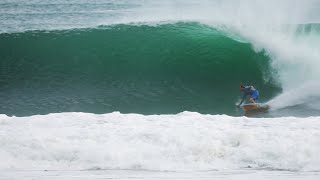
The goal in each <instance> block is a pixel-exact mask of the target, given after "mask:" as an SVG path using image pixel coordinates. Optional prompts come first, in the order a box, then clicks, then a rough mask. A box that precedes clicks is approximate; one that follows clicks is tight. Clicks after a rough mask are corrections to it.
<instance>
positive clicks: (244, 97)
mask: <svg viewBox="0 0 320 180" xmlns="http://www.w3.org/2000/svg"><path fill="white" fill-rule="evenodd" d="M246 96H247V95H243V98H242V100H241V102H240V103H239V104H238V107H240V105H241V104H242V103H243V101H244V100H245V99H246Z"/></svg>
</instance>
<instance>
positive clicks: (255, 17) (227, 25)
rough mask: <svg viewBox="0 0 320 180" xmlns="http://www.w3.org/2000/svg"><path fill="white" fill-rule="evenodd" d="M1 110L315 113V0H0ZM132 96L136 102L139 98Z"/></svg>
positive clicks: (20, 112) (318, 18)
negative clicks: (242, 102)
mask: <svg viewBox="0 0 320 180" xmlns="http://www.w3.org/2000/svg"><path fill="white" fill-rule="evenodd" d="M0 5H1V6H0V12H1V13H0V27H1V28H0V33H1V34H0V46H1V50H0V51H1V53H0V54H1V55H0V56H1V60H0V61H1V67H0V74H1V79H0V86H1V87H0V100H1V101H2V102H4V103H5V104H6V105H5V106H2V107H1V108H0V113H3V114H8V115H21V116H25V115H32V114H44V113H50V112H61V111H63V112H65V111H83V112H93V113H108V112H113V111H121V112H135V113H143V114H149V113H152V114H153V113H177V112H181V111H184V110H189V111H197V112H201V113H212V114H222V113H225V114H229V115H239V113H238V112H237V111H236V110H235V109H234V104H235V103H236V102H238V101H239V92H237V89H238V88H237V87H238V85H239V83H240V82H242V83H244V84H253V85H255V86H256V87H257V88H258V89H259V90H260V92H261V95H262V98H261V101H262V102H265V101H269V100H270V101H269V103H270V105H271V107H272V110H273V115H275V116H279V115H280V116H283V115H294V116H299V115H303V116H310V115H319V112H320V111H319V108H318V107H320V106H319V102H320V100H319V99H320V94H319V92H320V91H319V90H320V85H319V81H318V77H319V76H320V71H319V68H318V67H319V58H320V54H319V52H320V49H319V47H320V38H319V34H320V33H319V24H318V23H319V22H320V15H319V10H320V3H319V1H317V0H306V1H299V0H293V1H292V0H281V1H278V0H270V1H264V0H256V1H254V2H252V1H251V0H243V1H239V2H234V1H232V0H226V1H221V0H212V1H208V0H197V1H196V0H188V1H171V0H163V1H161V2H160V1H154V0H147V1H141V0H132V1H127V0H119V1H113V0H110V1H103V0H96V1H94V2H90V3H88V2H87V1H84V0H72V1H68V2H65V1H62V0H55V1H48V0H44V1H41V2H39V1H36V0H31V1H28V2H27V1H24V0H13V1H3V2H1V4H0ZM132 102H135V103H132Z"/></svg>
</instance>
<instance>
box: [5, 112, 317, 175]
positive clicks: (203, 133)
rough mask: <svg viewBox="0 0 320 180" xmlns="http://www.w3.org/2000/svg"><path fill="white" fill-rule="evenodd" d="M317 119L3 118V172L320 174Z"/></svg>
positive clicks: (118, 115) (199, 116) (179, 116)
mask: <svg viewBox="0 0 320 180" xmlns="http://www.w3.org/2000/svg"><path fill="white" fill-rule="evenodd" d="M319 127H320V118H319V117H310V118H294V117H287V118H270V119H267V118H262V119H254V118H251V119H249V118H246V117H231V116H226V115H202V114H198V113H192V112H183V113H180V114H176V115H150V116H144V115H139V114H121V113H119V112H114V113H110V114H103V115H95V114H87V113H59V114H49V115H38V116H30V117H8V116H6V115H1V116H0V143H1V148H0V158H1V162H0V169H2V170H9V169H12V170H19V169H20V170H31V169H32V170H43V169H48V170H59V169H60V170H61V169H64V170H84V169H138V170H141V169H146V170H156V171H159V170H160V171H164V170H169V171H181V170H183V171H184V170H191V171H198V170H212V169H218V170H223V169H224V170H226V169H229V170H230V169H241V168H266V169H278V170H279V169H281V170H294V171H320V157H319V155H318V152H319V150H320V139H319V137H320V128H319Z"/></svg>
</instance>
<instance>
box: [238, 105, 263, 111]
mask: <svg viewBox="0 0 320 180" xmlns="http://www.w3.org/2000/svg"><path fill="white" fill-rule="evenodd" d="M241 107H242V108H243V109H244V110H246V111H266V110H268V109H269V105H268V104H264V103H252V104H244V105H242V106H241Z"/></svg>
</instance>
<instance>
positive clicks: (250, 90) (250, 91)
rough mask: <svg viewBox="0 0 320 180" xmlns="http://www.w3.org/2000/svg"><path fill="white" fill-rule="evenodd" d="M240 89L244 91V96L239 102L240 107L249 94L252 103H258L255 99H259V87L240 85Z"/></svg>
mask: <svg viewBox="0 0 320 180" xmlns="http://www.w3.org/2000/svg"><path fill="white" fill-rule="evenodd" d="M240 91H242V92H243V98H242V100H241V102H240V103H239V105H238V107H240V105H241V104H242V103H243V101H244V100H245V99H246V97H247V96H248V95H250V99H249V101H250V102H251V103H256V101H255V100H257V99H258V98H259V91H258V90H257V89H255V88H254V87H253V86H244V85H240Z"/></svg>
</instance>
